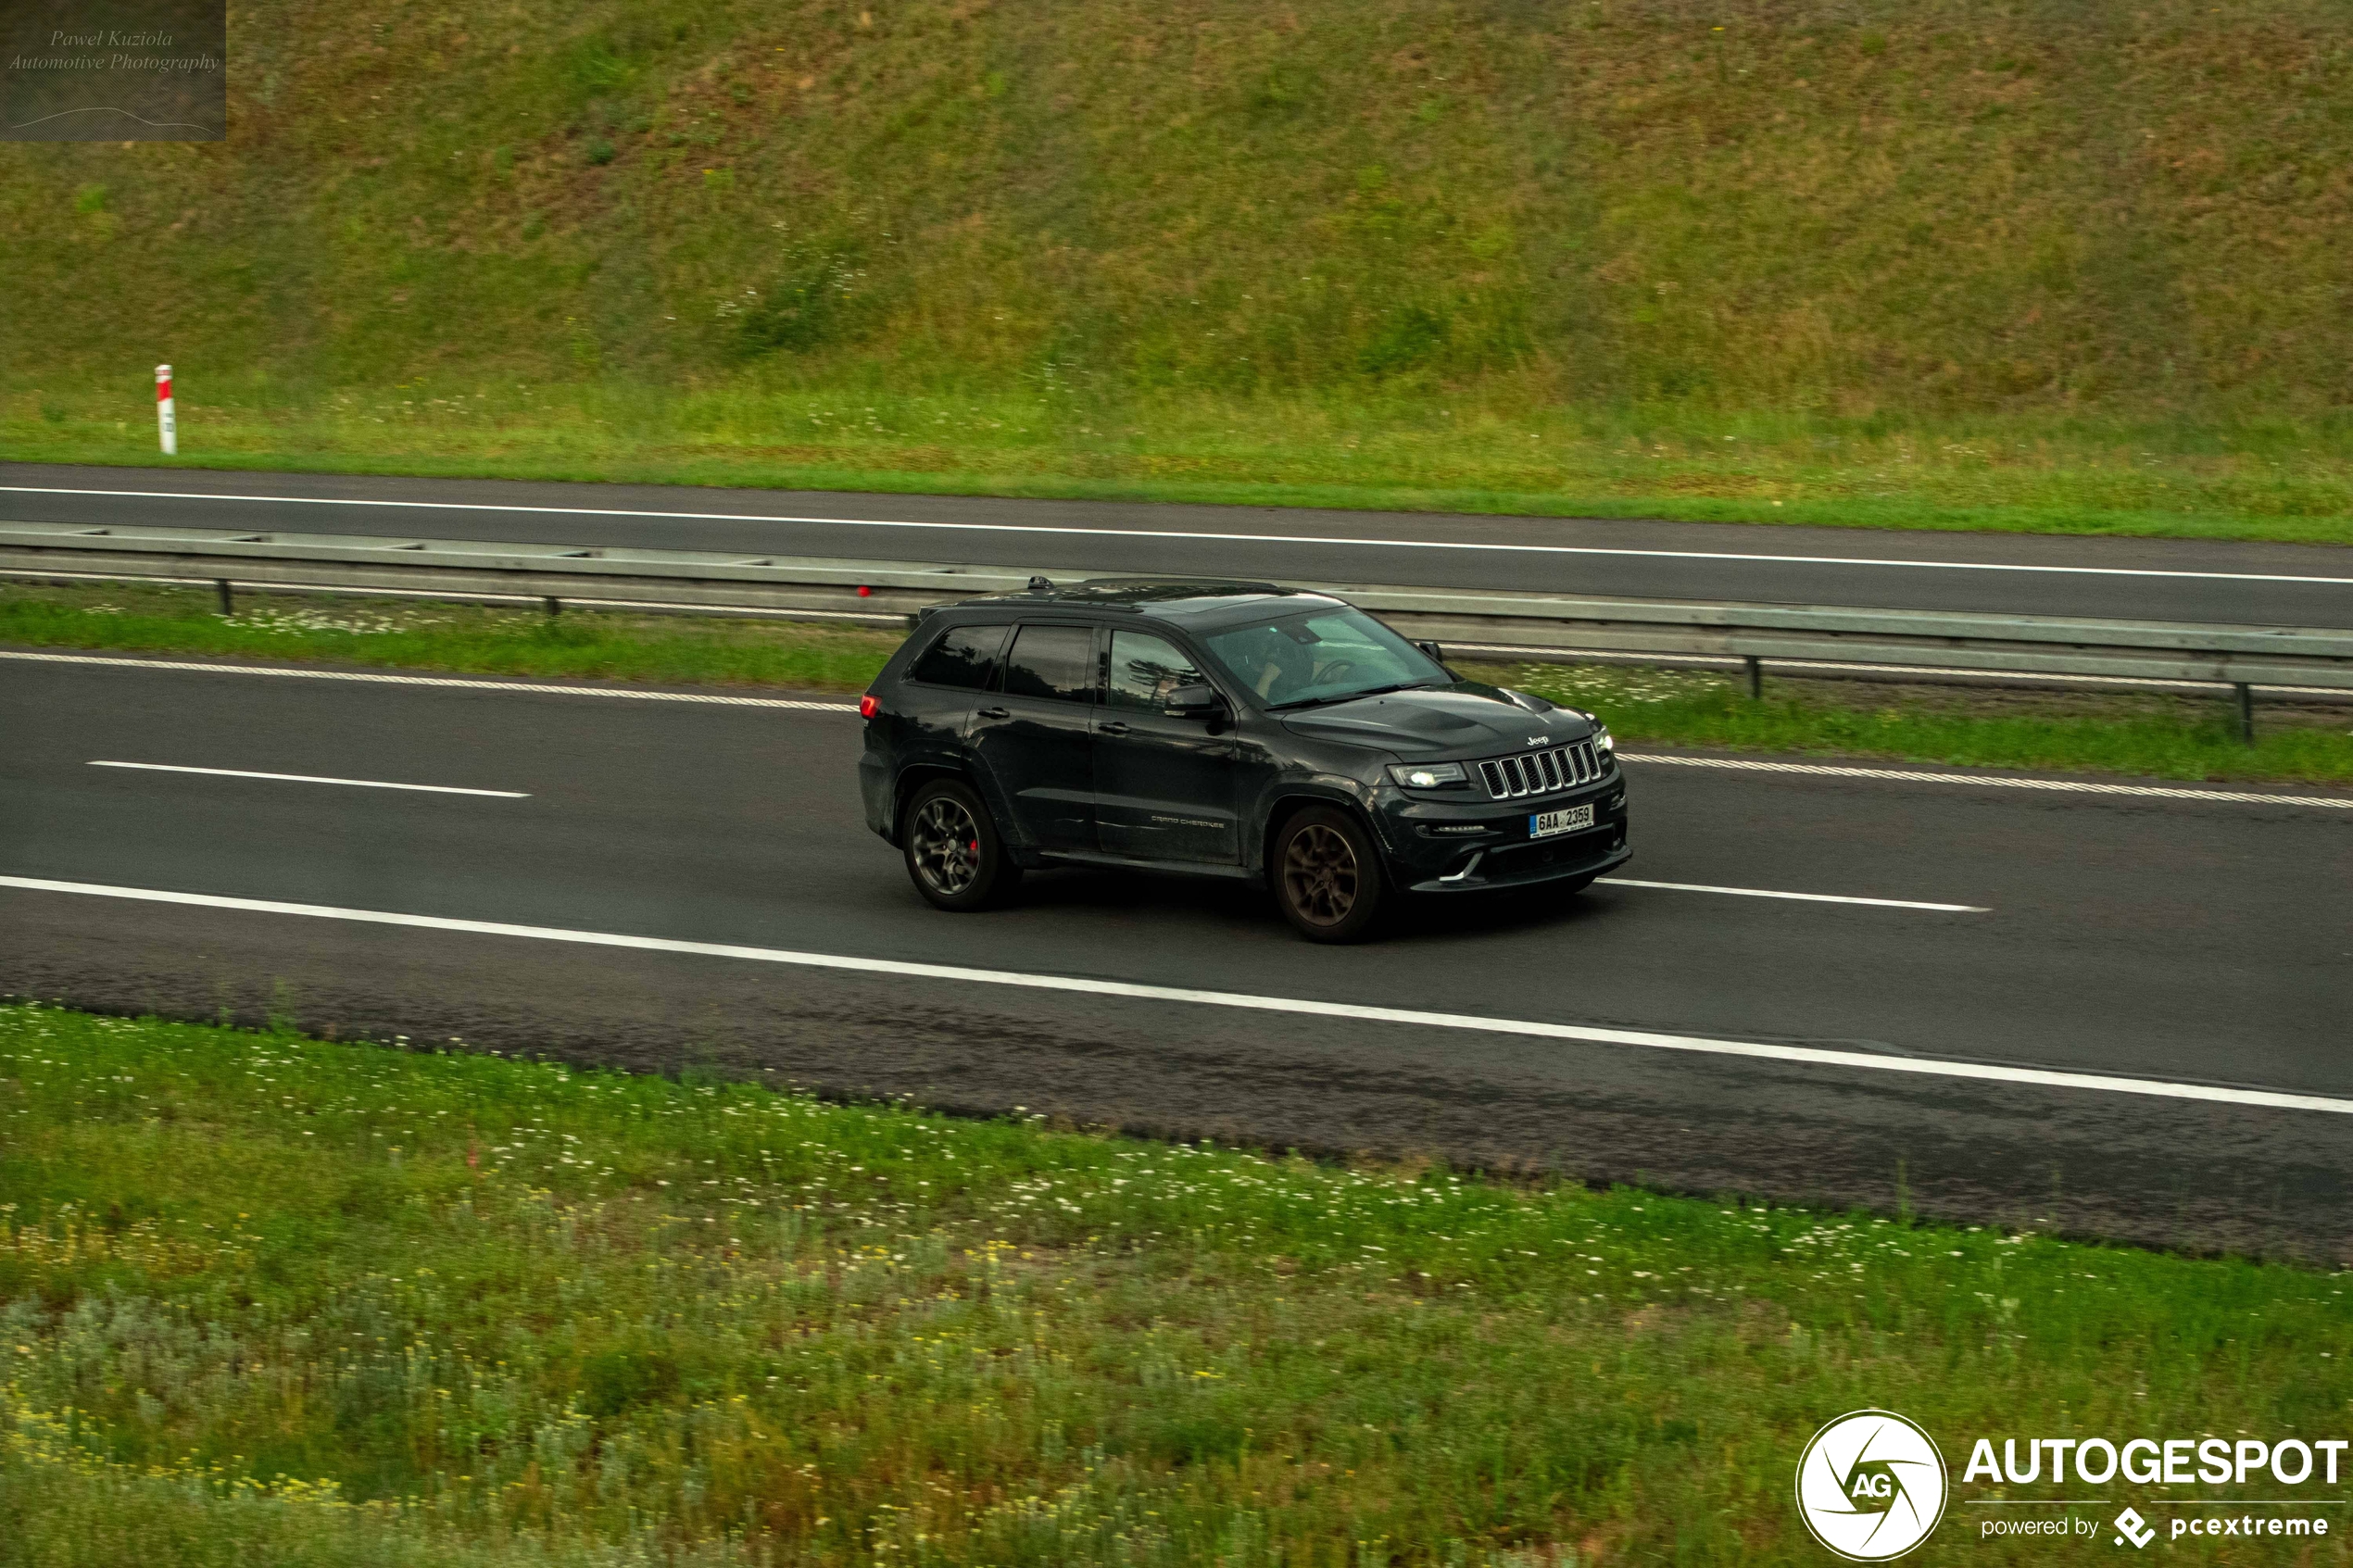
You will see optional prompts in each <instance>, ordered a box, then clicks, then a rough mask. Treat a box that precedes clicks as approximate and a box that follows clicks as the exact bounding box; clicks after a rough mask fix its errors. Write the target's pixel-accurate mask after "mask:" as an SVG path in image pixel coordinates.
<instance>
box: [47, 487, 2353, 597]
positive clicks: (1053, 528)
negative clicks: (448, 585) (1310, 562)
mask: <svg viewBox="0 0 2353 1568" xmlns="http://www.w3.org/2000/svg"><path fill="white" fill-rule="evenodd" d="M6 492H14V493H16V494H19V495H120V496H134V497H140V498H146V499H154V500H163V501H235V502H237V503H239V504H240V505H278V506H308V507H400V508H409V509H413V510H418V511H435V512H523V513H530V514H533V515H536V516H542V517H637V518H658V519H662V520H665V521H684V522H792V523H823V524H824V525H825V526H827V527H832V528H934V529H940V530H944V531H947V532H950V533H1051V534H1062V535H1075V536H1078V537H1083V538H1091V539H1198V540H1202V541H1204V542H1211V543H1217V544H1257V545H1344V546H1352V547H1358V548H1365V549H1385V550H1487V551H1494V552H1500V553H1503V554H1507V555H1540V556H1625V557H1631V558H1642V559H1655V560H1721V561H1743V562H1757V561H1762V562H1769V563H1772V564H1774V565H1780V566H1876V567H1899V568H1919V569H1920V570H1922V571H2023V572H2042V573H2047V574H2050V575H2054V576H2062V577H2180V578H2187V579H2190V580H2192V581H2196V582H2207V583H2324V584H2330V585H2334V586H2340V587H2341V586H2346V585H2348V584H2353V577H2307V576H2303V575H2300V574H2298V573H2296V572H2284V571H2160V570H2157V569H2155V568H2147V567H2111V566H2032V565H2028V564H2025V563H2023V562H2014V561H1967V560H1903V559H1898V558H1871V557H1862V556H1776V555H1750V554H1746V553H1743V552H1742V551H1738V550H1630V549H1612V548H1606V547H1604V546H1594V545H1480V544H1468V543H1466V542H1464V541H1462V540H1459V539H1360V538H1354V537H1351V536H1348V535H1344V534H1327V533H1213V532H1210V531H1207V530H1202V531H1199V532H1195V531H1191V530H1187V529H1178V528H1074V527H1069V526H1066V525H1060V524H1050V523H1034V522H911V521H894V520H887V519H880V518H849V517H786V516H772V515H763V514H761V513H758V512H674V511H651V510H642V509H639V508H634V507H522V506H513V505H505V504H496V503H491V502H486V501H391V500H383V501H375V500H369V499H367V498H365V497H363V496H357V495H217V494H214V493H212V492H209V491H203V490H82V489H76V488H74V487H72V486H69V485H52V484H0V493H6Z"/></svg>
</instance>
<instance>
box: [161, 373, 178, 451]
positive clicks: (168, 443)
mask: <svg viewBox="0 0 2353 1568" xmlns="http://www.w3.org/2000/svg"><path fill="white" fill-rule="evenodd" d="M156 438H157V440H159V441H161V442H162V443H163V455H164V456H165V457H167V458H169V457H172V456H174V455H176V454H177V453H178V452H179V450H180V432H179V430H178V429H177V428H176V427H175V426H174V425H173V422H172V418H171V367H170V366H169V365H157V367H156Z"/></svg>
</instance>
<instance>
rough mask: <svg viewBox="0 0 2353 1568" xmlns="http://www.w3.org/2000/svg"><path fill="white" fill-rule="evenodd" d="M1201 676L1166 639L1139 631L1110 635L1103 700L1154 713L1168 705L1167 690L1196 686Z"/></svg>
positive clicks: (1201, 679)
mask: <svg viewBox="0 0 2353 1568" xmlns="http://www.w3.org/2000/svg"><path fill="white" fill-rule="evenodd" d="M1203 679H1204V677H1203V676H1202V672H1201V671H1198V670H1196V669H1194V668H1193V661H1192V660H1191V659H1189V658H1187V657H1186V656H1185V655H1184V654H1183V653H1181V652H1179V651H1177V647H1176V644H1174V643H1172V642H1169V641H1167V640H1166V639H1165V638H1162V637H1154V636H1150V635H1148V634H1146V633H1142V632H1116V631H1115V632H1114V633H1112V634H1111V684H1110V685H1109V686H1107V687H1105V688H1104V691H1103V700H1104V702H1106V703H1107V704H1109V705H1110V706H1111V707H1113V708H1136V709H1148V710H1150V711H1151V712H1154V713H1157V712H1159V711H1160V710H1161V709H1164V708H1165V707H1167V706H1168V694H1169V693H1170V692H1173V691H1175V690H1176V688H1177V687H1178V686H1192V685H1199V684H1202V681H1203Z"/></svg>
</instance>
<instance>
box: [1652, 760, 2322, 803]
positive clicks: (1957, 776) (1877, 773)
mask: <svg viewBox="0 0 2353 1568" xmlns="http://www.w3.org/2000/svg"><path fill="white" fill-rule="evenodd" d="M1617 759H1618V760H1619V761H1621V762H1642V763H1648V764H1651V765H1653V766H1655V767H1661V768H1721V769H1728V770H1730V771H1734V772H1746V773H1802V774H1808V775H1811V776H1814V777H1818V778H1831V779H1870V780H1876V781H1877V782H1879V783H1881V784H1975V785H1977V786H1978V787H1980V788H1982V789H2040V790H2056V791H2057V792H2059V793H2061V794H2065V795H2129V796H2145V797H2153V798H2156V799H2159V800H2214V801H2222V802H2227V803H2230V804H2233V805H2242V806H2326V807H2330V808H2333V809H2336V810H2339V811H2353V795H2344V796H2340V795H2265V794H2261V793H2259V792H2258V791H2255V790H2238V789H2176V788H2173V787H2171V785H2167V784H2095V783H2094V782H2092V781H2091V780H2088V779H2005V778H1996V777H1994V776H1992V775H1990V774H1986V773H1925V772H1919V771H1914V770H1912V769H1908V768H1843V767H1839V766H1836V765H1834V764H1831V763H1826V762H1767V761H1761V760H1752V759H1748V758H1744V757H1650V756H1637V755H1634V754H1631V753H1629V752H1624V751H1621V752H1619V753H1618V754H1617Z"/></svg>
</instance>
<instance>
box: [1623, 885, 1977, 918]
mask: <svg viewBox="0 0 2353 1568" xmlns="http://www.w3.org/2000/svg"><path fill="white" fill-rule="evenodd" d="M1595 880H1596V881H1597V882H1599V883H1600V884H1602V885H1603V886H1604V887H1658V888H1664V889H1666V890H1667V891H1668V892H1670V893H1725V894H1730V896H1731V897H1735V898H1794V899H1796V900H1798V901H1799V902H1800V903H1806V904H1868V905H1869V906H1870V907H1871V908H1873V909H1933V910H1935V911H1936V912H1937V913H1939V914H1947V915H1990V914H1992V913H1993V912H1994V911H1993V910H1992V909H1988V908H1986V907H1985V906H1983V905H1982V904H1921V903H1916V902H1914V901H1913V900H1911V899H1909V898H1850V897H1846V896H1845V895H1843V894H1839V893H1778V892H1775V891H1773V890H1772V889H1770V888H1765V887H1710V886H1707V885H1706V884H1704V883H1697V882H1642V881H1639V880H1637V879H1636V878H1634V877H1630V876H1604V877H1598V878H1596V879H1595Z"/></svg>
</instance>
